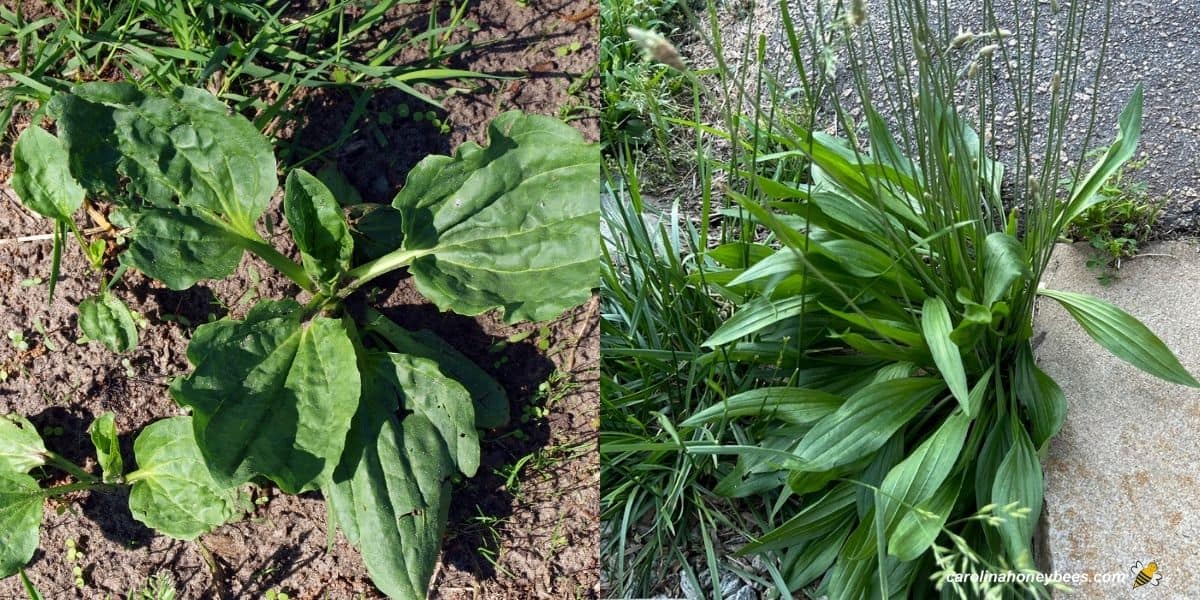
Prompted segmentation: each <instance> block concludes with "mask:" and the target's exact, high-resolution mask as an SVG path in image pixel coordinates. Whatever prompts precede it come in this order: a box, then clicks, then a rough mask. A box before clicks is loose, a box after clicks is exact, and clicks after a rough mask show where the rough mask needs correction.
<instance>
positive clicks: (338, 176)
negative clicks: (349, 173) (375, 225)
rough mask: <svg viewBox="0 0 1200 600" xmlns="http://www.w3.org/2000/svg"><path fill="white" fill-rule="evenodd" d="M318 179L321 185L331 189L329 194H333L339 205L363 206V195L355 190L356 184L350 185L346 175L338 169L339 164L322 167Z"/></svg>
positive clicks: (318, 172)
mask: <svg viewBox="0 0 1200 600" xmlns="http://www.w3.org/2000/svg"><path fill="white" fill-rule="evenodd" d="M317 179H320V180H321V183H323V184H325V187H327V188H329V193H331V194H333V197H334V198H336V199H337V202H338V204H339V205H341V206H345V207H350V206H354V205H357V204H362V202H363V199H362V194H359V193H358V189H357V188H355V187H354V184H352V183H350V180H349V179H347V178H346V175H345V174H344V173H342V171H341V170H340V169H338V167H337V164H335V163H328V164H326V165H325V166H323V167H321V169H320V170H319V171H317Z"/></svg>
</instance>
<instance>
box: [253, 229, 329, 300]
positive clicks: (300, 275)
mask: <svg viewBox="0 0 1200 600" xmlns="http://www.w3.org/2000/svg"><path fill="white" fill-rule="evenodd" d="M242 245H243V246H245V248H246V249H247V250H249V251H251V252H253V253H255V254H257V255H258V257H259V258H261V259H263V260H265V261H267V262H268V263H269V264H270V265H271V266H272V267H275V269H276V270H277V271H279V272H280V273H283V274H284V275H285V276H286V277H287V278H288V279H291V280H292V281H294V282H296V285H298V286H300V287H302V288H304V289H305V290H306V291H309V292H312V293H316V292H317V284H316V283H314V282H313V280H312V278H310V277H309V276H308V273H305V272H304V267H303V266H301V265H299V264H297V263H295V262H293V261H292V259H290V258H288V257H286V256H284V255H283V253H282V252H280V251H278V250H276V249H275V247H274V246H272V245H271V244H268V243H267V242H266V241H265V240H263V239H262V238H260V237H257V236H255V237H254V238H246V237H243V238H242Z"/></svg>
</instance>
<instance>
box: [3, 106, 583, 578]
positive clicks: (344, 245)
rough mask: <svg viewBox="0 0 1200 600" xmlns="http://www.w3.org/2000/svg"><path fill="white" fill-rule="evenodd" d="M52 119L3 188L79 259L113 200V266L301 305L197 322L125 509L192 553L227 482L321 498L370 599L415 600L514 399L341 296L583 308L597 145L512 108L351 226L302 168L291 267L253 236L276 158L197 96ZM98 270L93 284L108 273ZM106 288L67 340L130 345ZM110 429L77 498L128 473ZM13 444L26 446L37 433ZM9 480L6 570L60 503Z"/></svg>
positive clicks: (448, 354)
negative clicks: (72, 236)
mask: <svg viewBox="0 0 1200 600" xmlns="http://www.w3.org/2000/svg"><path fill="white" fill-rule="evenodd" d="M49 114H51V115H52V116H53V117H54V118H55V119H57V130H58V135H57V136H54V135H51V134H50V133H48V132H46V131H45V130H43V129H41V128H39V127H37V126H36V125H35V126H31V127H30V128H29V129H28V130H27V131H26V132H25V133H24V134H22V136H21V139H20V141H18V143H17V145H16V148H15V156H16V159H17V160H16V163H17V166H16V170H15V173H14V176H13V177H14V187H15V188H16V189H17V191H18V193H19V194H20V197H21V199H22V201H23V202H24V203H25V204H26V206H28V207H30V208H31V209H33V210H35V211H37V212H39V213H41V214H43V215H46V216H47V217H50V218H53V219H55V220H56V222H57V223H58V224H59V225H58V226H57V228H56V229H57V231H58V232H59V234H60V235H59V237H60V238H61V237H63V236H65V235H66V232H68V231H72V232H75V233H76V234H77V235H78V236H79V239H80V241H81V244H82V245H83V246H84V247H85V248H86V247H88V246H89V245H92V244H93V242H91V241H89V240H88V239H86V232H80V230H79V229H78V228H77V227H76V225H75V223H74V221H73V218H74V213H75V211H76V210H78V209H79V207H80V206H83V205H85V201H84V199H83V196H84V195H85V194H86V195H90V197H93V198H103V199H105V200H107V201H109V202H111V203H113V204H114V206H115V207H116V208H115V209H114V210H113V211H112V212H111V213H110V214H111V216H112V220H113V222H114V223H117V224H118V225H119V226H121V227H123V228H124V229H123V230H122V231H121V235H122V237H124V238H126V239H127V240H128V247H127V248H126V249H125V251H124V252H122V253H121V254H120V265H121V266H120V267H118V270H119V271H121V270H124V269H127V268H136V269H138V270H141V271H142V272H143V273H145V274H146V275H148V276H149V277H152V278H154V279H157V280H159V281H161V282H163V283H164V284H166V285H167V286H168V287H170V288H172V289H183V288H186V287H188V286H191V285H193V284H194V283H196V282H197V281H200V280H202V279H211V278H221V277H225V276H228V275H229V274H231V273H232V272H233V271H234V269H235V268H236V267H237V265H238V264H239V262H240V260H241V258H242V255H243V253H244V252H245V251H246V250H249V251H250V252H253V253H254V254H256V255H258V256H259V257H261V258H262V259H264V260H265V261H266V262H268V263H270V264H271V265H272V266H274V267H275V268H276V269H277V270H278V271H279V272H280V273H282V274H283V275H285V276H287V277H288V278H289V279H291V280H292V281H294V282H295V283H296V285H298V286H299V287H300V288H302V289H303V290H304V291H305V292H307V295H308V297H307V299H306V300H305V302H304V303H300V302H298V301H296V300H293V299H267V300H262V301H260V302H259V303H258V304H257V305H255V306H254V307H252V308H251V309H250V310H249V312H248V314H247V315H246V316H245V317H244V318H242V319H233V318H224V319H221V320H219V321H215V322H211V323H207V324H204V325H201V326H200V327H198V328H196V330H195V333H194V335H193V337H192V340H191V342H190V343H189V345H188V352H187V356H188V360H189V361H190V363H191V364H192V365H193V367H194V368H193V370H192V371H191V372H190V373H188V374H187V375H184V376H181V377H179V378H177V379H176V380H175V381H174V382H173V384H172V385H171V388H170V392H171V395H172V397H173V398H174V399H175V400H176V401H177V402H178V403H179V404H180V405H181V406H183V407H186V408H187V409H189V411H190V416H187V417H176V418H173V419H169V420H167V421H161V422H158V423H155V424H153V425H151V426H149V427H147V428H146V429H145V430H144V431H143V432H142V433H141V434H140V435H139V437H138V439H137V441H136V442H135V444H134V451H135V455H136V456H137V459H138V461H139V469H138V470H137V471H135V472H134V473H132V474H129V475H127V476H124V478H123V483H122V484H131V485H132V486H133V487H132V491H131V495H130V505H131V510H132V511H133V513H134V515H135V516H136V517H137V518H139V519H140V520H142V521H144V522H146V523H147V524H148V525H150V526H152V527H155V528H156V529H158V530H160V531H162V532H163V533H166V534H168V535H172V536H175V537H181V538H189V537H195V536H196V535H198V534H200V533H202V532H204V531H207V530H209V529H212V528H213V527H216V526H218V525H220V524H221V523H223V522H225V521H226V520H228V519H229V518H231V517H232V516H234V514H235V511H233V510H232V507H234V506H235V505H234V504H231V503H230V502H231V500H230V498H231V494H232V493H233V492H232V491H231V490H237V489H238V488H239V486H241V485H243V484H246V483H248V482H250V481H252V480H256V479H258V478H266V479H269V480H271V481H272V482H274V483H275V484H276V485H277V486H278V487H279V488H280V489H281V490H283V491H285V492H287V493H293V494H294V493H300V492H304V491H309V490H320V491H321V492H322V494H323V495H324V496H325V498H326V500H327V502H328V503H329V505H330V509H331V510H330V514H331V515H332V516H333V521H334V524H336V526H337V527H338V528H340V529H341V530H342V531H343V532H344V533H345V535H346V537H347V538H348V539H349V540H350V541H351V542H352V543H354V544H355V545H356V546H357V547H358V548H359V549H360V551H361V552H362V556H363V560H364V563H365V564H366V567H367V570H368V572H369V573H370V575H371V577H372V579H373V580H374V582H375V583H376V585H377V586H378V587H379V588H380V590H382V591H383V592H384V593H386V594H388V595H389V596H392V597H396V598H423V597H425V593H426V588H427V586H428V583H429V579H430V577H431V575H432V571H433V567H434V565H435V563H436V559H437V556H438V552H439V549H440V547H441V539H442V534H443V530H444V528H445V524H446V519H447V514H448V508H449V501H450V479H451V478H452V476H454V474H455V472H461V473H462V474H463V475H466V476H468V477H469V476H472V475H474V474H475V471H476V469H477V468H478V467H479V452H480V451H479V439H478V434H477V429H476V428H477V427H484V428H490V427H498V426H501V425H503V424H504V423H505V422H507V419H508V402H507V399H506V398H505V395H504V392H503V390H502V389H501V388H500V386H499V384H497V383H496V382H495V380H493V379H492V378H491V377H490V376H488V375H487V374H486V373H485V372H484V371H482V370H481V369H480V368H479V367H477V366H475V365H474V364H473V363H471V362H470V361H469V360H468V359H467V358H466V357H464V356H463V355H462V354H460V353H459V352H458V351H456V350H455V349H454V348H452V347H451V346H450V345H449V344H447V343H445V342H443V341H442V340H440V339H439V338H437V336H435V335H433V334H431V333H429V332H425V331H419V332H413V331H407V330H405V329H403V328H401V327H400V326H398V325H396V324H395V323H393V322H392V321H390V320H389V319H387V318H386V317H385V316H384V315H383V314H382V313H380V312H378V311H376V310H374V309H373V308H369V307H368V308H366V309H364V310H361V311H351V310H349V309H348V308H347V306H346V305H345V301H346V299H347V298H348V297H349V296H350V295H351V294H353V293H354V292H355V291H356V290H359V289H361V288H362V287H363V286H364V285H366V284H367V283H369V282H371V281H373V280H374V279H376V278H377V277H379V276H381V275H384V274H386V273H389V272H392V271H395V270H397V269H401V268H407V269H408V270H409V272H410V273H411V275H412V279H413V281H414V283H415V285H416V287H417V289H418V290H419V291H421V293H423V294H424V295H425V296H427V297H428V298H429V299H430V300H432V301H433V302H434V303H435V304H436V305H437V306H438V307H439V308H440V309H442V310H452V311H455V312H458V313H460V314H465V315H478V314H481V313H483V312H486V311H490V310H493V309H495V310H499V311H500V312H501V313H502V314H503V317H504V318H505V320H506V321H507V322H510V323H511V322H515V321H519V320H526V319H536V320H542V319H549V318H552V317H555V316H557V315H559V314H560V313H562V312H563V311H564V310H566V309H568V308H570V307H572V306H576V305H578V304H580V303H582V302H583V301H584V300H585V299H587V298H588V297H589V296H590V294H591V290H592V288H593V287H594V286H595V285H596V282H597V278H598V269H599V256H600V248H599V238H598V228H599V206H598V201H597V197H596V190H597V189H598V185H599V184H598V178H599V150H598V148H597V147H596V146H595V145H594V144H588V143H586V142H585V141H584V140H583V139H582V137H581V136H580V135H579V134H578V133H577V132H576V131H575V130H574V129H573V128H571V127H569V126H567V125H565V124H563V123H561V122H558V121H556V120H553V119H549V118H546V117H539V116H530V115H523V114H520V113H517V112H509V113H505V114H503V115H501V116H499V117H497V118H496V119H495V120H494V121H493V122H492V123H491V125H490V129H489V144H488V145H487V146H479V145H476V144H474V143H467V144H463V145H462V146H460V147H459V148H458V149H457V151H456V153H455V155H454V156H430V157H427V158H426V159H424V160H423V161H421V162H420V163H419V164H418V165H417V166H416V167H415V168H414V169H413V170H412V171H411V172H410V173H409V175H408V180H407V183H406V185H405V187H404V188H403V189H402V190H401V191H400V193H399V194H398V195H397V196H396V198H395V200H394V201H393V203H392V204H391V205H390V206H355V207H351V210H350V211H349V212H351V213H352V214H355V215H358V218H356V219H355V220H354V227H351V224H350V223H349V222H348V221H347V219H346V217H345V216H344V215H343V207H342V206H341V204H339V198H335V197H334V194H333V192H331V191H330V188H329V186H327V185H326V184H325V183H324V182H323V181H322V179H321V178H318V177H316V176H313V175H310V174H309V173H307V172H304V171H302V170H295V171H292V172H291V173H290V175H289V176H288V177H287V181H286V185H285V190H284V201H283V208H284V214H285V216H286V219H287V222H288V224H289V226H290V229H291V233H292V239H293V241H294V242H295V244H296V246H297V248H298V249H299V253H300V257H301V261H300V263H296V262H293V261H292V260H290V259H289V258H287V257H286V256H285V255H283V254H282V253H280V252H279V251H277V250H276V249H275V248H274V247H272V246H271V245H270V244H269V243H268V242H267V241H266V240H265V239H263V237H262V236H260V235H259V233H258V232H257V229H256V223H257V221H258V219H259V218H260V217H261V216H262V215H263V213H264V212H265V211H266V209H267V205H268V203H269V202H270V200H271V198H272V196H273V194H274V193H275V191H276V188H277V179H276V164H275V160H274V157H273V154H272V152H271V147H270V145H269V144H268V142H267V141H266V139H265V138H263V137H262V136H261V135H260V134H258V132H257V131H255V130H254V128H253V127H252V126H251V125H250V123H249V122H248V121H246V120H245V119H244V118H242V117H240V116H237V115H230V114H229V112H228V110H227V109H226V107H225V106H224V105H223V104H221V103H220V102H218V101H216V100H215V99H213V98H212V97H211V96H209V95H208V94H207V93H206V92H203V91H201V90H195V89H188V88H180V89H177V90H175V92H174V93H173V94H171V95H170V96H153V95H147V94H144V93H143V92H139V91H137V90H136V89H135V88H133V87H132V86H129V85H126V84H108V83H89V84H83V85H80V86H77V87H75V88H74V89H72V91H71V92H70V93H69V94H63V95H60V96H57V97H55V98H54V99H53V100H52V101H51V104H50V110H49ZM335 187H336V186H335ZM342 200H343V201H344V202H353V200H348V199H342ZM60 241H61V240H60ZM360 244H361V245H362V247H363V249H362V250H361V251H360V252H358V253H356V252H355V247H356V245H360ZM58 245H59V242H56V246H58ZM102 254H103V252H101V255H102ZM356 256H359V257H362V256H366V257H367V258H368V260H367V261H366V262H362V263H361V264H357V263H356V262H355V257H356ZM101 258H102V256H101ZM93 266H95V267H96V268H97V270H98V271H102V270H103V260H96V261H93ZM55 268H57V261H56V264H55ZM118 278H119V273H118V274H117V275H116V276H114V277H113V280H114V281H115V280H116V279H118ZM109 287H111V286H110V284H109V283H108V281H107V278H103V277H102V292H101V293H100V294H99V295H98V296H97V297H96V298H94V299H92V300H89V301H88V302H87V303H85V305H86V306H88V307H89V308H88V311H87V313H84V312H83V311H82V310H81V315H80V326H81V327H82V328H83V329H84V332H85V333H86V334H87V335H88V336H89V337H90V338H92V339H97V340H101V341H104V342H105V343H106V345H108V346H109V347H110V348H112V349H114V350H123V349H128V348H129V347H131V346H132V343H133V340H131V339H130V337H131V336H130V328H129V327H127V326H126V324H127V322H126V319H124V317H123V315H122V312H121V310H122V309H124V304H122V303H121V302H120V300H118V299H117V298H116V297H115V294H114V292H112V291H111V290H109ZM82 308H84V307H83V306H81V309H82ZM124 310H125V311H126V312H127V311H128V309H124ZM352 313H353V314H352ZM89 322H93V324H92V325H89V324H88V323H89ZM89 329H90V331H89ZM133 331H134V333H136V329H134V330H133ZM111 423H112V422H111V420H107V421H104V422H103V424H102V423H101V421H97V424H98V425H97V426H96V429H94V430H93V439H95V440H97V448H98V450H100V451H99V459H100V462H101V464H102V465H103V467H104V471H105V475H104V477H103V481H100V480H97V479H96V478H95V477H94V476H91V475H89V474H87V473H86V472H83V471H82V470H81V469H78V467H75V469H74V471H72V472H73V473H75V474H76V475H77V477H80V478H81V485H83V487H96V486H98V485H113V484H109V483H104V482H108V481H110V480H112V477H116V476H115V475H112V474H111V473H110V471H112V472H113V473H116V472H119V471H120V463H119V456H120V455H119V453H116V454H114V450H115V446H113V444H112V443H111V439H113V438H115V433H113V432H112V431H111V429H112V425H111ZM13 431H19V432H22V433H21V435H25V436H28V433H27V427H21V428H17V429H13ZM167 433H169V434H170V435H167ZM30 439H32V438H30ZM27 441H29V440H27ZM4 443H6V441H5V435H4V434H3V431H0V444H4ZM30 443H32V442H30ZM39 443H40V441H39ZM38 451H39V452H40V451H41V450H38ZM0 455H2V453H0ZM185 455H186V456H187V457H188V458H189V460H187V461H170V460H168V459H170V458H171V457H172V456H185ZM191 459H194V460H191ZM56 464H57V463H56ZM60 466H61V465H60ZM15 467H16V468H13V469H9V471H10V472H9V473H8V474H7V475H4V479H3V480H2V481H4V482H5V483H4V485H5V486H6V487H5V493H0V507H4V508H11V510H10V511H6V510H0V513H3V514H11V515H15V516H14V517H13V518H17V516H19V517H20V519H21V521H20V523H16V522H14V523H13V527H11V528H8V527H6V528H5V531H9V532H14V533H13V534H12V535H20V536H24V537H22V539H21V542H22V543H21V544H17V545H12V546H11V547H10V546H9V545H8V544H4V546H5V547H6V548H11V549H10V550H6V552H8V553H10V555H9V556H5V557H4V560H3V561H2V562H0V567H2V568H0V576H8V575H11V574H13V573H14V572H15V571H16V570H17V568H19V567H20V566H21V565H23V564H24V562H25V561H27V560H28V559H29V557H30V556H31V555H32V552H33V548H34V547H35V546H36V539H37V533H36V527H37V519H34V517H33V513H34V512H35V511H34V510H33V508H32V507H33V506H34V504H36V506H37V507H38V508H39V510H40V505H41V503H40V500H37V501H36V503H35V502H34V500H33V498H40V497H43V496H46V495H49V494H56V493H60V492H56V491H55V490H58V489H61V488H50V489H48V490H42V489H39V487H38V485H37V483H36V482H35V481H34V480H33V479H32V478H31V477H29V476H28V475H26V474H25V473H26V472H27V471H28V470H29V468H31V463H30V461H24V462H21V463H20V464H17V465H15ZM21 467H24V469H22V468H21ZM156 475H164V476H168V475H169V476H171V477H176V478H182V479H183V480H185V481H189V482H192V484H193V485H194V486H196V487H195V489H189V490H181V491H176V492H172V493H171V495H172V496H178V497H181V498H183V499H184V500H185V501H186V502H188V503H190V504H186V505H184V506H190V507H192V509H194V510H187V511H184V512H187V513H189V514H188V515H185V514H182V513H178V514H177V511H176V512H172V511H173V510H176V509H178V508H179V507H178V506H175V507H167V506H164V505H163V503H161V502H156V496H155V494H156V493H162V490H160V488H159V486H157V485H155V484H154V483H152V481H153V478H154V477H155V476H156ZM143 482H146V483H143ZM30 539H32V540H33V542H32V544H33V545H32V546H31V545H30V544H31V542H30V541H29V540H30Z"/></svg>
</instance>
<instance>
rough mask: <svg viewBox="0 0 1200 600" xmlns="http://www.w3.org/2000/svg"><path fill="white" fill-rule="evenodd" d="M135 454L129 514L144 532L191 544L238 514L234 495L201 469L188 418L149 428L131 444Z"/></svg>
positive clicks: (236, 498)
mask: <svg viewBox="0 0 1200 600" xmlns="http://www.w3.org/2000/svg"><path fill="white" fill-rule="evenodd" d="M133 454H134V457H135V458H136V459H137V463H138V469H137V470H136V471H134V472H132V473H130V474H129V477H127V478H126V480H127V481H128V482H129V483H130V484H131V485H132V488H131V489H130V490H129V510H130V512H132V513H133V517H134V518H135V519H137V520H138V521H141V522H142V523H145V524H146V526H148V527H151V528H153V529H155V530H157V531H159V532H161V533H164V534H166V535H169V536H171V537H173V538H177V539H181V540H191V539H195V538H196V537H197V536H199V535H200V534H202V533H206V532H209V531H212V530H213V529H216V528H217V527H219V526H221V525H223V524H225V523H226V522H228V521H229V520H230V519H232V518H234V517H236V516H237V515H238V514H239V513H240V510H239V502H238V490H237V489H236V488H226V487H224V486H221V485H220V484H218V483H217V482H216V481H215V480H213V478H212V475H211V474H210V473H209V470H208V467H207V466H205V464H204V457H203V456H201V455H200V448H199V447H197V446H196V440H195V438H194V437H193V436H192V418H191V417H172V418H169V419H163V420H161V421H156V422H154V423H151V424H150V425H149V426H147V427H146V428H145V429H143V430H142V432H141V433H140V434H138V437H137V439H136V440H134V442H133ZM106 474H107V471H106Z"/></svg>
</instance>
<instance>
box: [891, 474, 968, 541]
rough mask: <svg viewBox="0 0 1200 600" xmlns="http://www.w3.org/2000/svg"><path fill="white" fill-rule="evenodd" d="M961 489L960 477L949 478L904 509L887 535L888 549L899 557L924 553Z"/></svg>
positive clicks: (934, 538) (941, 525) (947, 515)
mask: <svg viewBox="0 0 1200 600" xmlns="http://www.w3.org/2000/svg"><path fill="white" fill-rule="evenodd" d="M961 489H962V479H961V478H958V477H955V478H952V479H949V480H947V481H946V482H944V483H943V484H942V485H941V487H939V488H938V489H937V491H936V492H934V493H933V496H932V497H930V498H929V499H928V500H926V501H925V502H922V503H921V504H920V505H918V506H917V507H916V510H910V511H908V512H905V513H904V514H903V516H902V517H901V519H900V522H899V523H897V524H896V528H895V529H894V530H893V531H892V532H891V535H890V536H889V537H888V552H889V553H890V554H892V555H894V556H895V557H896V558H899V559H900V560H916V559H917V558H919V557H920V556H921V555H922V554H924V553H925V551H926V550H928V549H929V547H930V546H932V545H933V542H934V540H936V539H937V536H938V534H940V533H941V532H942V527H944V526H945V525H946V521H947V519H949V518H950V511H952V510H953V509H954V503H955V502H957V501H958V494H959V491H960V490H961Z"/></svg>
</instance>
